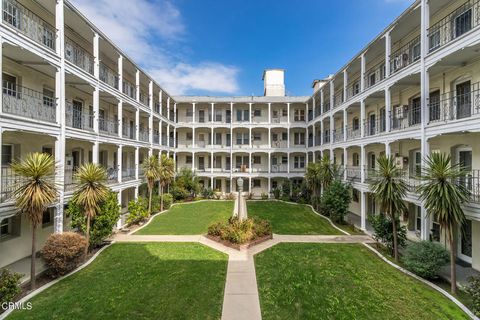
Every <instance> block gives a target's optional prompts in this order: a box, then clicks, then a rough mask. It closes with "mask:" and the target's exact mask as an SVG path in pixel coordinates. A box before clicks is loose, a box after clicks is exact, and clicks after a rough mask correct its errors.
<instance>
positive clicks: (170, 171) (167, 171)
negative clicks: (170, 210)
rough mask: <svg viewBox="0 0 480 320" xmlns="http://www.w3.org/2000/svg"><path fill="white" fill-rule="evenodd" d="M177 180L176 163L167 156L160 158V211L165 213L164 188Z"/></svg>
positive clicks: (163, 155)
mask: <svg viewBox="0 0 480 320" xmlns="http://www.w3.org/2000/svg"><path fill="white" fill-rule="evenodd" d="M174 178H175V161H174V160H173V159H172V158H170V157H168V156H167V155H166V154H162V156H161V158H160V168H159V179H160V181H159V185H160V187H159V189H158V192H159V193H160V211H163V188H165V187H166V186H167V185H169V184H170V183H172V181H173V179H174Z"/></svg>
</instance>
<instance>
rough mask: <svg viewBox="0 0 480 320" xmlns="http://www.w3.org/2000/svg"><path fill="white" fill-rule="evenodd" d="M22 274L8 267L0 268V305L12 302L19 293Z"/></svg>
mask: <svg viewBox="0 0 480 320" xmlns="http://www.w3.org/2000/svg"><path fill="white" fill-rule="evenodd" d="M21 278H22V275H21V274H20V273H16V272H13V271H10V270H8V269H2V270H0V305H1V304H2V303H8V302H13V299H15V297H16V296H17V295H18V294H19V293H20V291H21V289H20V279H21Z"/></svg>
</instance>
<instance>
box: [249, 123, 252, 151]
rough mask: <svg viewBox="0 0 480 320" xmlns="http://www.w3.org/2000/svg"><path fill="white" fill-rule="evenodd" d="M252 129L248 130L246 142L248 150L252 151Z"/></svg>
mask: <svg viewBox="0 0 480 320" xmlns="http://www.w3.org/2000/svg"><path fill="white" fill-rule="evenodd" d="M252 140H253V139H252V127H249V128H248V141H249V143H250V149H252Z"/></svg>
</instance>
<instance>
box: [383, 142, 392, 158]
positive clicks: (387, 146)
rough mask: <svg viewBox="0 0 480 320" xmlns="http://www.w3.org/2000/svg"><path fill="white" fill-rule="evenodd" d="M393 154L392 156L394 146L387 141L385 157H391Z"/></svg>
mask: <svg viewBox="0 0 480 320" xmlns="http://www.w3.org/2000/svg"><path fill="white" fill-rule="evenodd" d="M391 154H392V146H391V145H390V142H389V141H386V142H385V155H386V156H387V157H390V155H391Z"/></svg>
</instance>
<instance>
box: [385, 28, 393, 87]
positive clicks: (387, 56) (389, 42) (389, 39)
mask: <svg viewBox="0 0 480 320" xmlns="http://www.w3.org/2000/svg"><path fill="white" fill-rule="evenodd" d="M391 50H392V37H391V36H390V30H388V31H387V32H386V33H385V77H386V78H388V77H389V76H390V54H391Z"/></svg>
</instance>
